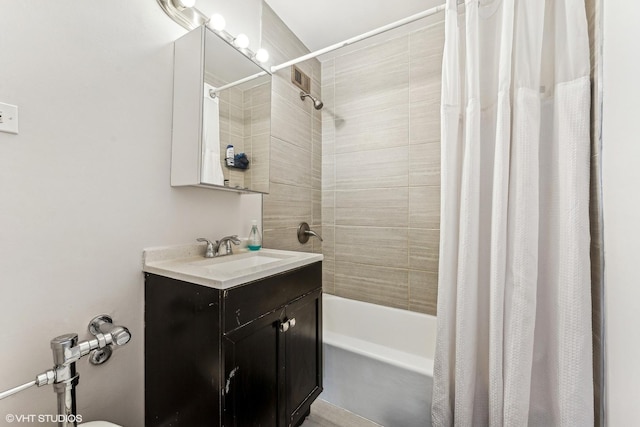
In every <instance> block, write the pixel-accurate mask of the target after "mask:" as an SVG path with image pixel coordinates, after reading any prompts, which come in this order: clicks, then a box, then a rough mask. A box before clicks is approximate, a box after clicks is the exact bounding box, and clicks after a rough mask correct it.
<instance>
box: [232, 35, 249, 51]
mask: <svg viewBox="0 0 640 427" xmlns="http://www.w3.org/2000/svg"><path fill="white" fill-rule="evenodd" d="M233 44H234V45H236V47H239V48H240V49H246V48H248V47H249V37H247V35H246V34H243V33H240V34H238V35H237V36H236V38H235V39H233Z"/></svg>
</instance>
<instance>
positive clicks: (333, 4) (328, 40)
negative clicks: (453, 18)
mask: <svg viewBox="0 0 640 427" xmlns="http://www.w3.org/2000/svg"><path fill="white" fill-rule="evenodd" d="M265 1H266V2H267V4H268V5H269V6H270V7H271V8H272V9H273V11H274V12H275V13H276V14H277V15H278V16H279V17H280V19H282V20H283V21H284V23H285V24H287V26H288V27H289V28H290V29H291V31H293V32H294V33H295V34H296V35H297V36H298V38H299V39H300V40H301V41H302V42H303V43H304V44H305V45H306V46H307V47H308V48H309V49H310V50H311V51H315V50H318V49H321V48H323V47H326V46H329V45H332V44H334V43H338V42H341V41H343V40H346V39H348V38H351V37H354V36H357V35H360V34H362V33H365V32H367V31H370V30H373V29H376V28H378V27H381V26H383V25H386V24H389V23H391V22H394V21H397V20H399V19H402V18H406V17H408V16H411V15H414V14H416V13H419V12H422V11H424V10H426V9H429V8H431V7H434V6H437V5H439V4H442V3H444V0H395V1H394V0H391V1H390V0H265Z"/></svg>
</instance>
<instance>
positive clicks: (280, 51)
mask: <svg viewBox="0 0 640 427" xmlns="http://www.w3.org/2000/svg"><path fill="white" fill-rule="evenodd" d="M262 47H264V48H265V49H267V50H268V51H269V54H270V63H271V65H275V64H281V63H283V62H285V61H288V60H290V59H294V58H297V57H299V56H301V55H304V54H306V53H309V50H308V49H307V48H306V47H305V46H304V44H303V43H302V42H301V41H300V40H299V39H298V38H297V37H296V36H295V35H294V34H293V33H292V32H291V30H289V28H287V26H286V25H284V23H283V22H282V21H281V20H280V18H279V17H278V16H277V15H276V14H275V13H274V12H273V10H271V8H269V6H268V5H267V4H265V3H263V16H262ZM298 67H300V68H301V69H302V70H303V71H304V72H305V73H306V74H307V75H309V77H311V93H312V95H314V96H316V97H318V98H320V99H322V96H321V93H320V62H319V61H318V60H317V59H313V60H309V61H306V62H304V63H301V64H298ZM290 78H291V71H290V69H288V68H287V69H283V70H281V71H279V72H277V73H275V74H274V75H273V79H272V90H271V148H270V155H269V157H270V161H271V170H270V179H269V181H270V183H269V194H268V195H265V196H263V218H262V221H263V240H264V241H263V244H264V246H265V247H268V248H275V249H286V250H297V251H306V252H312V251H315V252H321V251H322V245H321V244H320V241H319V240H317V239H315V238H312V239H310V240H309V242H307V243H306V244H300V243H299V242H298V239H297V229H298V224H299V223H300V222H302V221H304V222H307V223H309V225H310V226H311V228H312V229H314V230H315V231H317V232H318V233H320V234H322V222H321V215H322V209H321V204H320V202H321V191H320V190H321V176H320V174H321V171H322V166H321V165H322V163H321V162H322V129H321V124H320V112H318V111H317V110H315V109H314V108H313V103H312V102H311V100H309V99H307V100H306V101H304V102H303V101H302V100H301V99H300V96H299V92H300V89H298V88H297V87H296V86H294V85H293V84H292V83H291V81H290Z"/></svg>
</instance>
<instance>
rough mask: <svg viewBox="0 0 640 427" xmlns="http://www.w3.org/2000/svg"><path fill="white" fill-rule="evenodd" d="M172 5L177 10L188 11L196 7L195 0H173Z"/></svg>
mask: <svg viewBox="0 0 640 427" xmlns="http://www.w3.org/2000/svg"><path fill="white" fill-rule="evenodd" d="M173 4H174V5H175V6H176V7H177V8H179V9H189V8H191V7H193V6H195V5H196V0H173Z"/></svg>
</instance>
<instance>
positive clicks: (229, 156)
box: [225, 144, 234, 166]
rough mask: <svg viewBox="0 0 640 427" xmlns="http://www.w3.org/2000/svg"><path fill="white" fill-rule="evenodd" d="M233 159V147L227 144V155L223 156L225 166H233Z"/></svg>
mask: <svg viewBox="0 0 640 427" xmlns="http://www.w3.org/2000/svg"><path fill="white" fill-rule="evenodd" d="M233 157H234V152H233V145H231V144H229V145H227V154H226V155H225V160H226V161H227V166H233V165H234V162H233Z"/></svg>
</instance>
